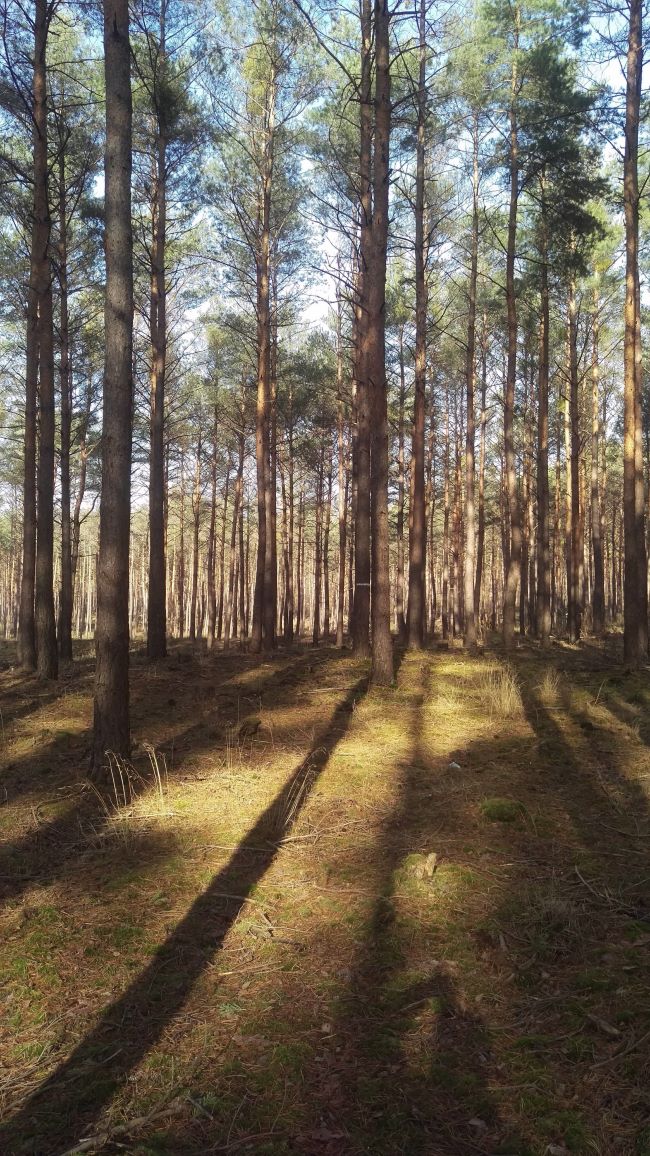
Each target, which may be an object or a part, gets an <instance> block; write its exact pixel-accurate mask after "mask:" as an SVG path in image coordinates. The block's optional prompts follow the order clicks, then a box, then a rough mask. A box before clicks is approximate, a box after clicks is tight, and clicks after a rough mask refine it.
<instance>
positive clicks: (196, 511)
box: [190, 424, 203, 642]
mask: <svg viewBox="0 0 650 1156" xmlns="http://www.w3.org/2000/svg"><path fill="white" fill-rule="evenodd" d="M202 449H203V443H202V437H201V428H200V424H199V432H198V440H197V443H196V462H195V464H194V488H193V490H192V586H191V589H190V641H191V642H194V641H195V640H196V634H197V630H196V625H197V624H196V607H197V599H198V592H199V531H200V527H201V451H202ZM199 633H200V624H199Z"/></svg>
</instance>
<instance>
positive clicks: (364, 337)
mask: <svg viewBox="0 0 650 1156" xmlns="http://www.w3.org/2000/svg"><path fill="white" fill-rule="evenodd" d="M360 15H361V62H360V64H361V78H360V82H359V179H358V184H359V267H358V271H357V286H356V294H355V311H354V328H355V334H354V343H355V351H354V357H355V365H354V373H355V383H356V397H355V414H356V436H355V440H354V449H355V457H356V502H355V509H354V605H353V612H352V647H353V650H354V653H355V654H356V655H357V656H358V657H366V656H367V655H369V654H370V401H371V399H370V383H369V380H368V375H369V367H368V328H369V311H368V289H369V281H370V265H371V246H372V225H373V221H372V187H371V169H372V135H373V115H372V111H373V110H372V14H371V0H361V13H360Z"/></svg>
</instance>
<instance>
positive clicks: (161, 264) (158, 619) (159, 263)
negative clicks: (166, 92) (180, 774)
mask: <svg viewBox="0 0 650 1156" xmlns="http://www.w3.org/2000/svg"><path fill="white" fill-rule="evenodd" d="M160 51H161V53H162V54H163V59H164V54H165V4H164V3H163V4H161V6H160ZM161 121H162V117H159V123H158V125H157V133H156V158H155V164H154V172H153V181H152V186H153V199H152V205H151V209H152V233H153V235H152V238H151V295H150V312H149V329H150V338H151V414H150V458H149V599H148V605H147V654H148V656H149V658H164V657H165V655H166V653H167V614H166V609H167V592H166V573H165V519H164V507H165V374H166V365H167V287H166V278H165V249H166V242H167V140H166V137H165V132H164V126H163V124H162V123H161Z"/></svg>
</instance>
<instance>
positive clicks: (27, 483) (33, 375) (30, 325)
mask: <svg viewBox="0 0 650 1156" xmlns="http://www.w3.org/2000/svg"><path fill="white" fill-rule="evenodd" d="M37 135H38V134H37V131H36V128H34V149H36V143H37ZM38 234H39V223H38V221H37V219H36V216H35V215H34V217H33V221H32V242H31V248H32V253H31V267H30V277H29V290H28V298H27V336H26V362H25V438H24V457H23V543H22V553H23V561H22V575H21V583H20V611H19V616H18V658H19V661H20V665H21V667H22V668H23V670H35V669H36V628H35V624H34V580H35V570H36V404H37V397H38V295H37V280H36V265H37V261H36V254H37V253H38V248H39V240H38Z"/></svg>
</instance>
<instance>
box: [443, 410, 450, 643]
mask: <svg viewBox="0 0 650 1156" xmlns="http://www.w3.org/2000/svg"><path fill="white" fill-rule="evenodd" d="M445 402H446V404H445V433H444V448H443V525H442V583H441V586H442V590H441V596H442V637H443V638H444V639H447V638H449V553H450V550H449V390H448V389H447V390H446V396H445Z"/></svg>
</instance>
